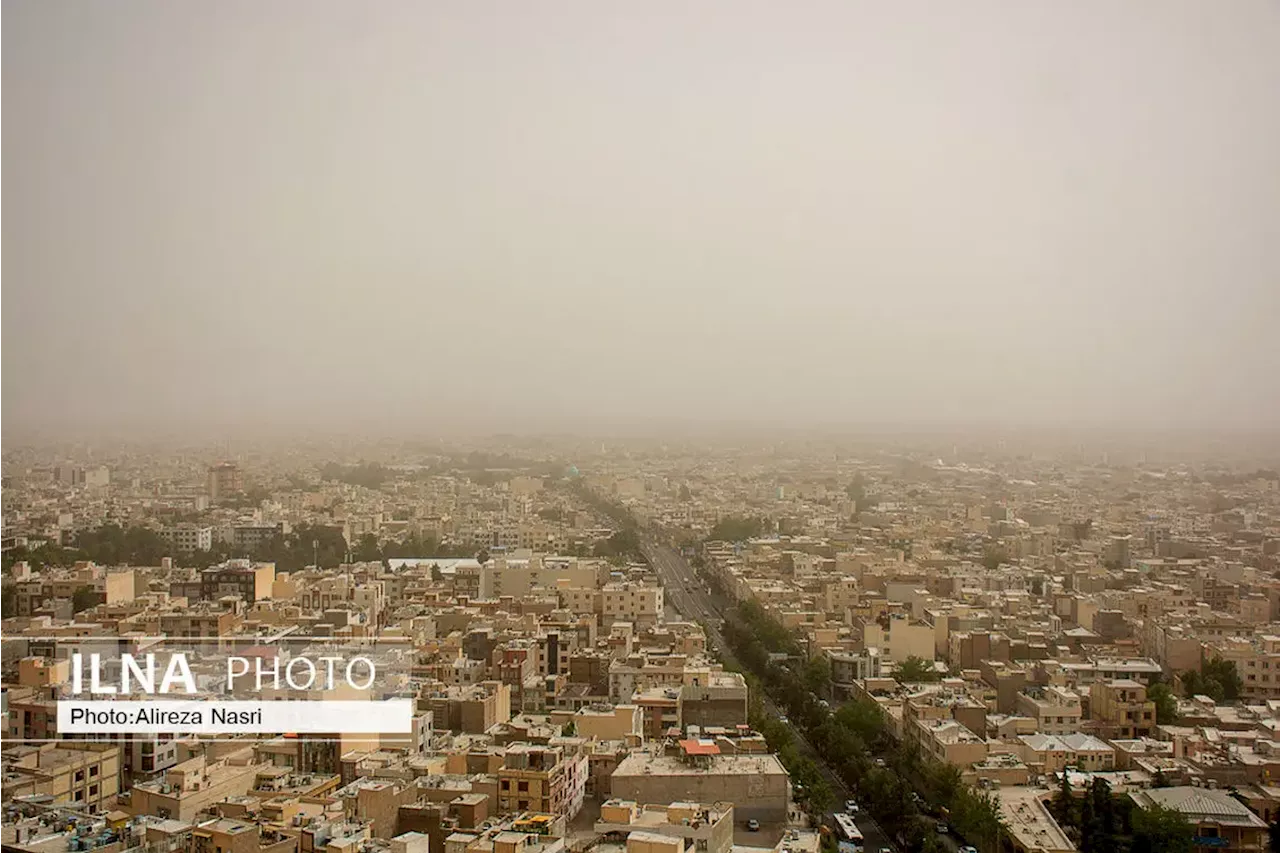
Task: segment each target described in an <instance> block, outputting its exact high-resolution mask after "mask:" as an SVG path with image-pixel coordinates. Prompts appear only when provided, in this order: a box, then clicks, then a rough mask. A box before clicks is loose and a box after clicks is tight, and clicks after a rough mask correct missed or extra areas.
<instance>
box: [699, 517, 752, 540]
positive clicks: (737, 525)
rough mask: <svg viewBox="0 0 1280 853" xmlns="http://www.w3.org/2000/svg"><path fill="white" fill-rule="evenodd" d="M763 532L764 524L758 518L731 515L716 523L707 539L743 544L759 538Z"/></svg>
mask: <svg viewBox="0 0 1280 853" xmlns="http://www.w3.org/2000/svg"><path fill="white" fill-rule="evenodd" d="M763 530H764V522H763V521H761V520H760V519H758V518H743V517H740V516H733V515H731V516H727V517H725V518H722V519H720V520H719V521H717V522H716V525H715V527H713V528H711V534H710V536H709V537H708V538H709V539H711V540H714V541H720V542H743V541H745V540H747V539H750V538H751V537H753V536H759V535H760V534H761V532H763Z"/></svg>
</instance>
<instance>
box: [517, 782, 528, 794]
mask: <svg viewBox="0 0 1280 853" xmlns="http://www.w3.org/2000/svg"><path fill="white" fill-rule="evenodd" d="M517 790H519V791H520V793H522V794H524V793H528V791H529V783H528V782H521V783H520V784H519V785H518V786H517Z"/></svg>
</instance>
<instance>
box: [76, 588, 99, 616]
mask: <svg viewBox="0 0 1280 853" xmlns="http://www.w3.org/2000/svg"><path fill="white" fill-rule="evenodd" d="M98 598H99V596H98V592H97V590H95V589H94V588H93V587H91V586H88V585H87V584H86V585H85V586H80V587H76V591H75V592H73V593H72V594H71V612H72V613H80V612H82V611H84V610H88V609H89V608H90V607H96V606H97V605H98Z"/></svg>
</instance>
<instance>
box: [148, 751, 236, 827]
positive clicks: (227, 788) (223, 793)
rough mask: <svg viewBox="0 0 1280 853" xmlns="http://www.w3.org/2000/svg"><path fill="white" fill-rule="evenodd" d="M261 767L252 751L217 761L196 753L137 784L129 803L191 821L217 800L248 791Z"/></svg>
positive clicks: (157, 814) (169, 816)
mask: <svg viewBox="0 0 1280 853" xmlns="http://www.w3.org/2000/svg"><path fill="white" fill-rule="evenodd" d="M259 769H260V768H259V766H258V765H257V764H254V763H253V760H252V755H251V752H250V751H249V750H244V751H242V752H241V753H237V754H235V755H232V756H229V757H227V758H225V759H221V760H218V761H213V762H209V761H207V760H206V759H205V757H204V756H203V755H200V756H196V757H195V758H192V759H189V760H187V761H184V762H182V763H180V764H176V765H174V766H173V767H171V768H170V769H169V770H168V771H167V772H166V773H165V774H164V776H162V777H160V778H159V779H154V780H150V781H147V782H139V783H137V784H135V785H134V786H133V790H132V791H131V792H130V794H129V796H130V800H129V805H130V807H131V809H132V811H133V812H134V813H135V814H149V815H155V816H156V817H161V818H171V819H173V820H184V821H191V820H193V819H195V817H196V816H197V815H199V814H200V813H201V812H204V811H207V810H208V809H209V808H210V807H211V806H212V805H213V804H214V803H216V802H218V801H220V800H222V799H224V798H226V797H232V796H239V795H242V794H245V793H247V792H248V791H249V790H250V789H251V788H253V786H254V783H255V781H256V778H257V774H258V770H259Z"/></svg>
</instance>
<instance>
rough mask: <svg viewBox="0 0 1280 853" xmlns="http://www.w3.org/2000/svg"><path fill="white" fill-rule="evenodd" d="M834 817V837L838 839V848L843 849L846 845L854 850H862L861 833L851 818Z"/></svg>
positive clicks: (846, 816) (843, 815)
mask: <svg viewBox="0 0 1280 853" xmlns="http://www.w3.org/2000/svg"><path fill="white" fill-rule="evenodd" d="M835 817H836V835H837V836H838V837H839V839H840V842H841V844H840V846H841V847H844V846H845V845H846V844H847V845H849V846H850V847H852V848H854V849H855V850H862V845H863V839H862V831H861V830H860V829H858V825H857V824H856V823H854V822H853V818H851V817H849V816H848V815H847V814H838V815H836V816H835ZM846 849H848V848H846Z"/></svg>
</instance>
